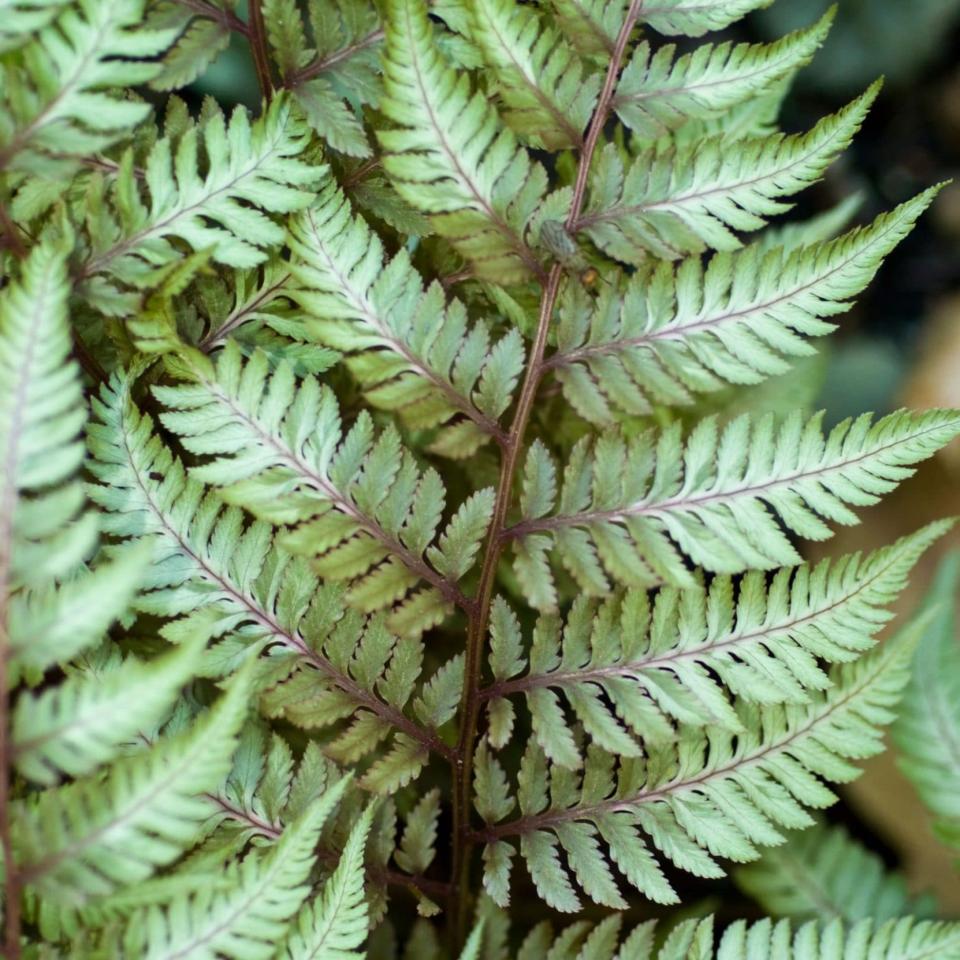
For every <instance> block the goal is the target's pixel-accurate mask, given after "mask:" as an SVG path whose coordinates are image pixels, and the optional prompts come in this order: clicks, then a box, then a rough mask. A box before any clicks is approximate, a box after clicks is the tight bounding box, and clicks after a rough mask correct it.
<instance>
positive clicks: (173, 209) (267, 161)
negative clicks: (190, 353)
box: [77, 97, 327, 316]
mask: <svg viewBox="0 0 960 960" xmlns="http://www.w3.org/2000/svg"><path fill="white" fill-rule="evenodd" d="M308 140H309V137H308V129H307V127H306V124H305V123H304V122H303V120H301V119H299V118H298V117H296V116H295V115H294V113H293V112H292V110H291V107H290V105H289V103H288V102H287V101H286V100H284V99H283V98H282V97H278V98H276V99H275V100H274V101H273V102H272V103H271V104H270V106H269V107H268V108H267V110H266V112H265V113H264V115H263V116H262V117H260V118H259V119H257V120H255V121H253V122H252V123H251V121H250V118H249V114H248V113H247V112H246V111H245V110H243V109H237V110H235V111H234V112H233V114H232V115H231V117H230V120H229V122H228V121H227V120H226V119H225V118H224V116H223V114H222V113H220V111H219V110H215V111H211V112H209V113H208V114H207V115H206V116H205V117H204V118H203V120H202V121H201V122H199V123H197V124H195V125H191V126H189V127H188V128H187V129H186V130H185V131H184V132H183V134H182V136H180V137H179V139H177V140H176V142H174V139H173V138H171V137H164V138H163V139H161V140H158V141H157V143H156V144H155V145H154V146H153V148H152V150H151V151H150V155H149V157H148V159H147V164H146V169H145V170H144V173H143V182H144V184H145V185H146V196H145V197H144V196H142V195H141V189H142V188H141V185H140V181H139V180H138V178H137V173H136V171H135V170H134V167H133V154H132V153H131V152H128V153H126V154H125V155H124V158H123V160H122V161H121V163H120V169H119V173H118V174H117V177H116V182H115V184H114V185H113V191H112V201H113V204H112V205H113V206H114V207H115V208H116V210H115V213H114V212H113V211H112V210H111V208H110V206H109V205H108V206H107V207H105V208H104V209H102V210H100V211H99V214H100V215H99V217H98V218H97V219H96V221H95V224H96V225H95V227H92V228H91V230H90V234H91V235H90V238H89V250H88V251H87V254H86V256H85V257H84V260H83V263H82V265H81V266H80V269H79V273H78V277H77V281H78V283H79V284H80V286H81V291H82V293H83V295H84V296H85V297H86V298H87V299H88V300H89V302H91V303H92V304H94V305H95V306H96V307H97V308H98V309H99V310H102V311H103V312H105V313H108V314H111V315H117V316H126V315H129V314H131V313H135V312H136V311H137V309H138V304H139V302H140V296H139V295H138V293H137V291H138V290H144V289H149V288H150V287H151V286H153V285H154V284H156V283H157V282H158V280H159V279H160V277H161V274H162V271H163V270H165V269H166V270H169V269H171V268H173V267H174V266H175V265H176V263H177V261H178V260H180V259H181V258H182V252H181V250H180V249H179V248H178V246H177V244H176V243H174V242H173V241H175V240H179V241H183V242H184V243H186V244H187V245H188V246H190V247H191V248H192V249H193V250H195V251H198V252H202V253H204V254H205V255H209V256H210V257H211V258H212V259H213V260H214V261H216V262H217V263H221V264H225V265H228V266H232V267H239V268H245V267H253V266H256V265H257V264H260V263H262V262H264V261H265V260H266V259H267V257H268V253H267V251H268V250H269V248H271V247H277V246H279V245H280V244H282V243H283V241H284V235H285V234H284V230H283V228H282V227H281V226H280V225H279V224H277V223H275V222H274V221H273V220H272V219H271V218H270V217H269V216H268V214H271V213H289V212H291V211H295V210H302V209H303V208H304V207H306V206H307V205H308V204H309V203H310V200H311V196H312V194H311V192H310V188H311V187H313V186H315V185H316V184H317V183H318V182H319V181H320V180H322V179H323V177H324V176H325V175H326V174H327V171H326V169H325V168H323V167H317V166H313V165H311V164H310V163H307V162H305V161H304V160H302V159H300V155H301V154H302V153H303V151H304V149H305V147H306V146H307V143H308ZM201 149H202V150H203V153H204V155H205V160H206V163H205V166H206V168H207V172H206V174H205V175H201V173H200V171H199V169H198V163H199V161H200V150H201ZM91 190H97V191H102V190H103V183H102V182H99V181H94V182H93V184H92V186H91ZM87 199H88V200H91V201H92V194H88V197H87ZM98 206H99V204H98Z"/></svg>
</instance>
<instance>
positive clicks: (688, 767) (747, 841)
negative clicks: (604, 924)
mask: <svg viewBox="0 0 960 960" xmlns="http://www.w3.org/2000/svg"><path fill="white" fill-rule="evenodd" d="M915 640H916V638H915V637H912V638H907V639H903V640H901V642H899V643H887V644H884V645H883V646H882V647H881V648H880V649H879V650H877V651H875V652H873V653H871V654H869V655H868V656H867V657H865V658H862V659H860V660H858V661H857V662H855V663H853V664H844V665H842V666H840V667H837V668H834V670H833V672H832V674H831V680H832V681H833V685H832V686H831V688H830V689H829V690H828V691H827V692H825V693H821V694H818V695H816V696H815V697H814V698H813V699H812V701H811V702H810V703H809V704H805V705H787V706H776V707H770V706H767V707H757V706H754V705H748V704H745V703H742V702H741V703H738V704H737V705H736V708H737V710H738V713H739V714H740V717H741V722H742V726H743V730H744V732H742V733H739V734H731V733H729V732H725V731H722V730H720V729H718V728H707V729H706V730H701V729H696V728H689V727H683V728H681V730H680V731H679V738H678V742H677V743H676V744H675V745H666V746H663V747H656V748H650V749H649V750H648V753H647V755H646V757H645V758H644V759H640V758H620V759H619V760H617V759H616V758H615V757H613V756H611V755H610V754H608V753H605V752H603V751H601V750H600V749H599V748H598V747H591V748H589V750H588V752H587V756H586V761H585V765H584V770H583V774H582V776H581V775H579V774H575V773H571V772H570V771H568V770H565V769H563V768H562V767H558V766H555V765H551V764H550V763H549V762H548V761H547V758H546V756H545V755H544V753H543V752H542V751H541V750H540V748H539V746H537V745H536V743H535V742H533V741H531V743H530V744H529V745H528V747H527V751H526V753H525V755H524V759H523V763H522V765H521V770H520V775H519V779H518V783H519V790H518V799H519V805H520V817H519V818H518V819H515V820H513V821H508V822H505V823H500V824H489V823H488V825H487V827H485V828H484V829H483V830H481V831H479V832H478V838H482V839H483V840H484V841H485V842H486V843H487V844H488V845H490V846H492V847H494V848H496V847H498V846H500V845H507V846H510V843H509V841H510V838H511V837H519V839H520V852H521V855H522V856H523V859H524V860H525V862H526V864H527V867H528V870H529V871H530V874H531V876H532V878H533V880H534V883H535V885H536V886H537V889H538V892H539V893H540V896H541V897H542V898H543V899H544V900H545V901H546V902H547V903H548V904H550V905H551V906H552V907H554V909H558V910H560V911H562V912H569V911H572V910H577V909H579V904H580V898H579V895H578V893H577V890H576V887H575V885H574V882H575V883H576V885H577V886H579V887H580V888H581V889H582V890H583V891H584V892H585V893H586V894H587V896H589V897H590V899H592V900H593V901H595V902H597V903H600V904H602V905H607V906H615V905H616V904H617V903H618V902H620V901H621V895H620V893H619V890H618V886H617V883H616V881H615V880H614V876H613V872H612V869H611V862H612V863H613V864H615V865H616V866H617V867H618V868H619V870H620V872H621V873H622V874H623V875H624V876H625V877H626V879H627V880H628V881H629V883H630V884H631V885H632V886H633V887H635V888H636V889H638V890H639V891H640V892H641V893H643V894H644V896H646V897H647V898H649V899H652V900H655V901H657V902H660V903H672V902H675V901H676V895H675V893H674V892H673V890H672V889H671V887H670V885H669V883H668V882H667V880H666V878H665V877H664V875H663V873H662V871H661V869H660V867H659V865H658V863H657V861H656V859H655V858H654V857H653V855H652V853H651V852H650V850H649V848H648V846H647V842H646V841H645V840H644V839H643V837H642V834H645V835H646V836H647V837H649V840H650V841H651V842H652V843H653V845H654V846H655V847H656V848H657V849H658V850H659V851H660V853H661V855H662V856H663V857H665V858H666V859H668V860H670V861H672V862H673V863H674V865H675V866H677V867H679V868H680V869H682V870H685V871H688V872H691V873H693V874H695V875H697V876H701V877H719V876H722V875H723V870H722V868H721V867H720V865H719V864H718V863H717V862H716V860H715V857H724V858H727V859H731V860H734V861H737V862H745V861H749V860H754V859H756V858H757V857H758V856H759V852H758V846H769V845H776V844H778V843H780V842H782V839H783V837H782V834H781V832H780V830H781V828H784V827H785V828H788V829H789V828H797V827H802V826H808V825H809V824H810V823H811V820H810V817H809V815H808V814H807V812H806V810H805V809H804V808H806V807H823V806H826V805H828V804H830V803H832V802H833V800H834V795H833V793H832V792H831V791H830V790H829V789H827V787H826V786H824V784H823V783H822V782H821V780H820V779H819V778H823V779H824V780H827V781H833V782H837V781H839V782H846V781H849V780H851V779H853V778H855V777H856V776H857V774H858V770H857V768H856V767H855V766H854V765H853V764H852V763H851V762H850V761H851V760H858V759H863V758H865V757H869V756H872V755H874V754H876V753H878V752H879V751H880V750H882V748H883V743H882V731H881V730H880V729H879V724H883V723H889V722H890V721H891V720H892V719H893V718H894V715H895V714H894V708H895V705H896V703H897V701H898V699H899V697H900V694H901V692H902V690H903V687H904V685H905V684H906V682H907V679H908V667H909V661H910V656H911V654H912V652H913V646H914V645H915ZM481 759H482V761H483V763H481V766H483V765H484V764H485V765H486V766H487V767H488V768H489V767H491V766H493V765H497V766H498V764H497V762H496V761H495V760H494V759H493V758H492V756H491V755H490V754H489V753H487V754H484V755H482V757H478V760H481ZM481 773H482V771H481V770H480V769H478V775H477V782H478V784H482V783H485V782H486V779H484V778H489V776H490V774H489V772H483V773H482V775H481ZM491 782H493V781H491ZM477 807H478V809H480V810H483V809H490V807H489V804H487V803H485V802H484V797H483V796H481V797H479V798H478V802H477ZM498 809H499V810H500V811H502V809H503V808H502V805H501V807H500V808H498ZM561 850H562V851H563V852H564V854H565V856H566V857H567V858H568V865H567V866H565V865H564V864H563V862H562V861H561V859H560V851H561ZM488 863H489V860H488ZM494 888H495V889H496V887H494ZM501 888H502V887H501ZM488 889H489V887H488Z"/></svg>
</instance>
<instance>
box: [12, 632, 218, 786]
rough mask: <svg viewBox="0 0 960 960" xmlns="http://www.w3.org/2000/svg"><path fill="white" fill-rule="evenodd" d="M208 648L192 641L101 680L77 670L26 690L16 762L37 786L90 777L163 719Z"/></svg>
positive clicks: (16, 715) (17, 725)
mask: <svg viewBox="0 0 960 960" xmlns="http://www.w3.org/2000/svg"><path fill="white" fill-rule="evenodd" d="M204 639H205V638H204ZM201 646H202V644H201V645H200V646H198V644H197V643H196V642H194V643H188V644H185V645H184V646H183V647H182V648H180V649H179V650H175V651H173V652H172V653H170V654H168V655H167V656H165V657H161V658H159V659H157V660H154V661H151V662H149V663H143V662H140V661H138V660H136V659H133V658H131V659H128V660H127V661H125V662H124V663H122V664H120V665H118V666H115V667H113V668H112V669H108V670H106V671H105V672H104V673H103V674H102V675H101V674H98V673H97V672H94V671H90V672H89V673H76V674H74V675H73V676H71V677H68V678H67V679H66V680H65V681H64V682H63V683H61V684H59V685H58V686H56V687H52V688H51V689H49V690H45V691H43V692H42V693H39V694H36V695H34V694H30V693H23V694H22V695H21V696H20V697H19V698H18V699H17V704H16V707H15V709H14V712H13V744H12V746H13V760H14V763H15V764H16V766H17V767H18V768H19V770H20V772H21V773H22V774H23V775H24V776H25V777H29V778H30V779H32V780H34V781H36V782H37V783H45V784H49V783H53V782H55V781H56V778H57V776H58V775H61V774H68V775H70V776H74V777H77V776H84V775H86V774H88V773H91V772H92V771H93V770H94V769H96V767H97V766H99V765H100V764H102V763H105V762H106V761H108V760H110V759H112V758H113V756H114V755H115V753H116V749H117V747H118V746H119V745H120V744H122V743H124V742H125V741H130V740H133V739H135V738H136V735H137V734H138V733H139V732H140V731H142V730H146V729H149V728H150V727H151V726H153V725H154V724H156V723H157V722H159V721H160V720H161V719H162V718H163V716H164V714H165V713H166V712H167V711H168V710H169V709H170V707H171V706H172V704H173V701H174V698H175V697H176V695H177V693H178V692H179V690H180V689H181V687H183V685H184V684H185V683H187V681H188V680H190V679H191V678H192V677H193V676H194V675H195V674H196V668H197V665H198V661H199V653H200V649H201Z"/></svg>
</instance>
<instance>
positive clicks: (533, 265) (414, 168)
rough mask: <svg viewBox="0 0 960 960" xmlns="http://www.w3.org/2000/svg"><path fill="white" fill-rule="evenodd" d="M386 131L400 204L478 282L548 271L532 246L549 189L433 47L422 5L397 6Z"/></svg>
mask: <svg viewBox="0 0 960 960" xmlns="http://www.w3.org/2000/svg"><path fill="white" fill-rule="evenodd" d="M386 37H387V41H386V48H385V61H384V90H385V96H384V100H383V103H382V104H381V109H382V110H383V112H384V113H385V114H386V115H387V117H388V118H389V119H390V120H392V121H393V122H394V123H395V124H396V127H395V129H392V130H380V131H378V135H379V137H380V141H381V143H382V145H383V147H384V149H385V150H386V151H387V155H386V156H385V158H384V167H385V169H386V171H387V173H388V174H389V175H390V177H391V179H392V180H393V183H394V185H395V186H396V188H397V191H398V192H399V193H400V195H401V197H403V198H404V199H405V200H407V201H408V202H409V203H410V204H412V205H413V206H414V207H416V208H418V209H420V210H423V211H424V212H425V213H429V214H430V215H431V222H432V224H433V227H434V229H435V230H436V231H437V233H439V234H440V235H441V236H444V237H446V238H447V239H448V240H450V242H451V243H452V244H453V245H454V247H456V249H457V250H458V251H459V252H460V253H461V254H462V255H463V256H464V257H465V258H466V259H467V260H468V261H470V263H471V264H472V266H473V269H474V271H475V273H476V274H477V275H478V276H480V277H484V278H487V279H491V280H496V281H497V282H498V283H515V282H518V281H522V280H524V279H527V278H528V277H529V276H530V275H531V274H534V275H539V274H541V273H542V272H543V269H542V267H541V265H540V263H539V261H538V260H537V258H536V256H535V255H534V254H533V252H532V251H531V250H530V248H529V247H528V246H527V242H526V239H525V236H526V230H527V225H528V222H529V220H530V218H531V216H532V215H533V214H534V212H535V211H536V208H537V206H538V205H539V203H540V200H541V198H542V196H543V193H544V191H545V189H546V185H547V179H546V173H545V172H544V170H543V168H542V167H541V166H540V165H539V164H535V163H531V161H530V158H529V157H528V156H527V154H526V152H525V151H524V150H523V149H522V148H521V147H520V146H519V145H518V144H517V141H516V137H515V135H514V134H513V132H512V131H511V130H509V129H507V128H504V127H503V126H502V125H501V122H500V119H499V117H498V116H497V114H496V112H495V111H494V109H493V107H491V106H490V104H489V103H488V102H487V99H486V97H485V96H484V94H483V93H482V92H480V91H477V92H474V93H471V92H470V84H469V80H468V78H467V76H466V75H464V74H459V75H458V74H457V72H456V71H455V70H454V69H453V68H452V67H450V66H448V65H447V63H446V62H445V61H444V59H443V56H442V54H441V53H440V52H439V50H438V49H437V46H436V44H435V43H434V42H433V31H432V27H431V24H430V21H429V19H428V18H427V11H426V6H425V4H424V2H423V0H392V2H391V3H390V5H389V11H388V20H387V26H386Z"/></svg>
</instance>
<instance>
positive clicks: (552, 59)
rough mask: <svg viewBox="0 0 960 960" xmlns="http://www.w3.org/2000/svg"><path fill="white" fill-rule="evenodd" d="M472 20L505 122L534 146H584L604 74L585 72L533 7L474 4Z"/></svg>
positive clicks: (494, 0) (502, 1) (490, 1)
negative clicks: (586, 131) (585, 135)
mask: <svg viewBox="0 0 960 960" xmlns="http://www.w3.org/2000/svg"><path fill="white" fill-rule="evenodd" d="M470 17H471V20H470V22H471V38H472V39H473V41H474V42H475V43H476V44H477V45H478V46H479V48H480V51H481V53H482V55H483V58H484V61H485V62H486V64H487V66H488V67H489V69H490V81H491V85H492V87H493V89H494V90H495V91H496V94H497V97H498V98H499V100H500V102H501V104H502V107H501V113H502V116H503V119H504V122H505V123H507V125H508V126H510V127H511V128H512V129H513V130H514V131H515V132H516V133H517V135H518V136H519V137H520V138H521V140H523V141H524V142H525V143H528V144H530V145H532V146H534V147H541V148H545V149H547V150H562V149H565V148H573V147H577V146H580V145H581V144H582V141H583V132H584V130H585V129H586V127H587V124H588V123H589V122H590V117H591V116H592V115H593V107H594V104H595V102H596V99H597V95H598V94H599V92H600V79H601V78H600V74H598V73H585V71H584V69H583V65H582V63H581V61H580V58H579V57H578V56H577V54H576V52H575V51H574V49H573V48H572V46H571V45H570V44H569V43H568V42H567V41H566V40H565V39H564V37H563V36H562V35H561V34H560V33H559V31H557V30H556V29H554V28H553V27H552V26H550V24H548V23H545V22H544V21H543V20H542V18H541V17H540V16H539V15H538V14H537V13H536V12H535V11H534V10H533V9H532V8H530V7H524V6H521V5H518V4H516V3H513V2H511V0H475V2H474V3H472V4H471V5H470Z"/></svg>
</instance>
